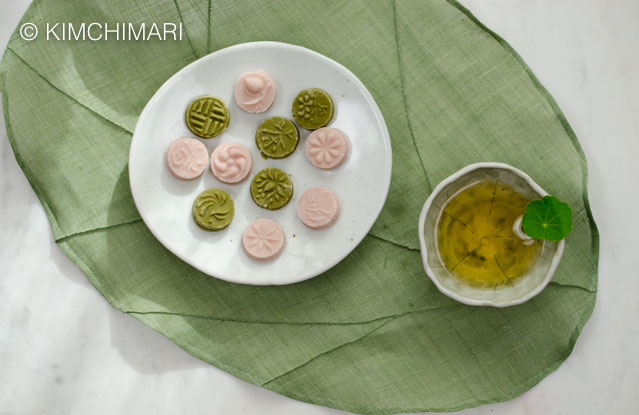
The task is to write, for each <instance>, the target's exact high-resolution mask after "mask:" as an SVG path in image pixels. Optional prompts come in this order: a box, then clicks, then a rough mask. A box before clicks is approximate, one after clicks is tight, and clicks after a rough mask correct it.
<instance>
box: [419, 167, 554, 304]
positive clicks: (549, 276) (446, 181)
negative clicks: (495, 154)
mask: <svg viewBox="0 0 639 415" xmlns="http://www.w3.org/2000/svg"><path fill="white" fill-rule="evenodd" d="M486 168H488V169H500V170H507V171H509V172H511V173H513V174H515V175H516V176H519V177H520V178H521V179H523V180H525V181H526V183H528V185H530V187H531V188H532V189H533V190H534V191H535V192H536V193H537V194H539V195H540V197H544V196H547V195H548V192H546V191H545V190H544V189H543V188H542V187H541V186H539V185H538V184H537V183H536V182H535V181H534V180H533V179H532V178H531V177H530V176H529V175H528V174H526V173H524V172H523V171H521V170H519V169H518V168H516V167H513V166H511V165H509V164H506V163H498V162H480V163H473V164H469V165H467V166H466V167H464V168H462V169H460V170H458V171H456V172H455V173H453V174H451V175H450V176H448V177H447V178H445V179H444V180H442V181H441V182H439V184H438V185H437V186H436V187H435V188H434V189H433V191H432V192H431V194H430V195H429V196H428V199H426V202H425V203H424V207H423V208H422V211H421V214H420V215H419V223H418V228H417V232H418V236H419V247H420V251H421V255H422V264H423V265H424V270H425V271H426V275H428V277H429V278H430V279H431V281H433V283H434V284H435V286H436V287H437V289H438V290H439V291H441V292H442V293H443V294H445V295H447V296H448V297H450V298H452V299H453V300H456V301H459V302H460V303H463V304H467V305H472V306H492V307H499V308H501V307H509V306H513V305H517V304H522V303H524V302H526V301H528V300H530V299H531V298H533V297H534V296H536V295H537V294H539V293H540V292H541V291H542V290H543V289H544V288H546V286H547V285H548V283H549V282H550V280H551V279H552V277H553V276H554V275H555V271H556V270H557V267H558V266H559V261H560V260H561V257H562V255H563V252H564V245H565V244H566V241H565V239H562V240H561V241H559V242H558V244H557V251H556V252H555V255H554V256H553V258H552V261H551V264H550V268H549V269H548V272H547V273H546V276H545V277H544V279H543V280H542V281H541V282H540V283H539V285H537V287H535V288H534V289H533V290H532V291H529V292H528V293H526V294H525V295H522V296H520V297H517V298H514V299H512V300H510V301H503V302H497V301H493V300H475V299H472V298H468V297H465V296H463V295H461V294H459V293H457V292H455V291H452V290H450V289H448V288H446V287H444V286H442V285H441V283H440V282H439V280H438V279H437V278H436V277H435V273H434V272H433V270H432V269H431V267H430V266H429V265H428V250H427V248H426V236H425V235H424V225H425V224H426V216H427V215H428V212H429V211H430V209H431V207H432V205H433V201H434V200H435V197H436V196H437V195H439V193H441V191H442V190H443V189H444V188H445V187H446V186H448V185H449V184H451V183H454V182H455V181H457V180H459V179H460V178H461V177H463V176H465V175H467V174H468V173H470V172H472V171H475V170H479V169H486Z"/></svg>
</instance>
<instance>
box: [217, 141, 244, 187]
mask: <svg viewBox="0 0 639 415" xmlns="http://www.w3.org/2000/svg"><path fill="white" fill-rule="evenodd" d="M252 166H253V157H252V156H251V152H250V151H249V150H248V148H246V147H245V146H243V145H242V144H240V143H233V142H228V143H224V144H220V145H219V146H218V147H217V148H216V149H215V150H214V151H213V154H211V171H212V172H213V174H214V175H215V177H217V178H218V179H219V180H220V181H221V182H224V183H228V184H235V183H239V182H241V181H242V180H244V179H246V177H247V176H248V175H249V173H250V172H251V167H252Z"/></svg>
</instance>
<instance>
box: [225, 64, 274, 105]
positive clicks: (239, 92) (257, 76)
mask: <svg viewBox="0 0 639 415" xmlns="http://www.w3.org/2000/svg"><path fill="white" fill-rule="evenodd" d="M235 101H236V102H237V105H239V106H240V108H242V109H243V110H244V111H246V112H250V113H258V112H264V111H266V110H267V109H269V108H270V107H271V105H273V101H275V81H274V80H273V78H271V75H269V74H268V73H266V72H264V71H262V70H260V69H255V70H252V71H248V72H244V73H243V74H242V75H240V77H239V79H238V80H237V82H236V83H235Z"/></svg>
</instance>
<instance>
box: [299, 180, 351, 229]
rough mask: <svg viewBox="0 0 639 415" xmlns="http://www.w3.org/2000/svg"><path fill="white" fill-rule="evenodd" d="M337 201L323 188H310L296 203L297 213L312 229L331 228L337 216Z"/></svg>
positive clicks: (338, 209) (333, 195) (338, 206)
mask: <svg viewBox="0 0 639 415" xmlns="http://www.w3.org/2000/svg"><path fill="white" fill-rule="evenodd" d="M339 211H340V205H339V200H337V197H336V196H335V194H333V192H331V191H330V190H328V189H327V188H325V187H320V186H317V187H311V188H310V189H308V190H307V191H305V192H304V193H303V194H302V196H301V197H300V199H299V201H298V202H297V213H298V215H299V217H300V219H301V220H302V222H303V223H304V225H306V226H308V227H309V228H312V229H322V228H326V227H328V226H331V225H332V224H333V223H335V221H336V220H337V216H338V215H339Z"/></svg>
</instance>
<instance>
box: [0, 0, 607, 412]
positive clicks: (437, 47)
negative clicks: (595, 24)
mask: <svg viewBox="0 0 639 415" xmlns="http://www.w3.org/2000/svg"><path fill="white" fill-rule="evenodd" d="M126 6H128V7H126ZM125 7H126V8H125ZM23 22H34V23H36V24H37V25H39V26H40V28H41V31H42V28H43V27H44V24H45V23H46V22H72V23H74V24H80V23H82V22H109V23H112V24H115V23H116V22H147V23H148V24H151V23H153V22H156V23H162V22H175V23H180V22H182V23H183V24H184V28H185V39H184V40H182V41H158V40H152V41H126V42H122V41H120V42H117V41H111V40H109V41H98V42H91V41H88V40H87V41H46V40H45V39H44V38H43V36H40V37H39V38H38V39H36V40H34V41H32V42H26V41H24V40H22V39H21V38H20V37H19V35H18V34H17V33H16V34H14V36H13V38H12V39H11V41H10V43H9V47H8V49H7V51H6V53H5V55H4V58H3V62H2V67H1V70H0V87H1V89H2V91H3V99H4V111H5V120H6V123H7V130H8V133H9V137H10V140H11V144H12V146H13V149H14V152H15V155H16V158H17V160H18V162H19V163H20V165H21V166H22V169H23V170H24V172H25V174H26V175H27V177H28V178H29V181H30V182H31V185H32V186H33V188H34V190H35V191H36V193H37V194H38V196H39V198H40V200H41V202H42V204H43V206H44V209H45V210H46V212H47V214H48V217H49V219H50V221H51V225H52V227H53V232H54V236H55V239H56V242H57V243H58V244H59V245H60V247H61V248H62V249H63V250H64V252H65V253H66V254H67V255H68V256H69V257H70V258H71V259H72V260H73V261H74V262H75V263H76V264H78V265H79V266H80V267H81V268H82V270H83V271H84V272H85V273H86V275H87V276H88V278H89V279H90V280H91V282H92V283H93V284H94V285H95V286H96V287H97V289H98V290H99V291H100V292H101V293H102V294H103V295H104V296H105V298H106V299H107V300H108V301H109V302H110V303H111V304H113V305H114V306H115V307H116V308H118V309H120V310H122V311H124V312H126V313H129V314H131V315H133V316H135V317H136V318H138V319H140V320H141V321H143V322H144V323H146V324H148V325H149V326H151V327H153V328H154V329H156V330H158V331H159V332H161V333H163V334H164V335H166V336H167V337H169V338H170V339H172V340H173V341H174V342H175V343H177V344H178V345H180V346H181V347H182V348H184V349H185V350H186V351H188V352H189V353H191V354H193V355H195V356H197V357H199V358H201V359H203V360H205V361H207V362H210V363H211V364H213V365H215V366H218V367H220V368H222V369H224V370H226V371H228V372H229V373H232V374H234V375H235V376H238V377H240V378H242V379H245V380H247V381H249V382H252V383H255V384H258V385H262V386H264V387H266V388H269V389H272V390H274V391H276V392H279V393H281V394H284V395H287V396H290V397H293V398H295V399H299V400H303V401H307V402H313V403H317V404H321V405H327V406H331V407H335V408H342V409H346V410H349V411H353V412H362V413H382V412H405V411H422V410H457V409H461V408H465V407H469V406H474V405H480V404H483V403H488V402H495V401H503V400H507V399H511V398H513V397H515V396H517V395H519V394H520V393H522V392H524V391H525V390H527V389H529V388H530V387H532V386H533V385H534V384H536V383H537V382H539V381H540V380H541V379H542V378H543V377H544V376H546V375H547V374H548V373H549V372H551V371H552V370H554V369H556V368H557V367H558V366H559V364H560V363H561V362H562V361H563V360H564V359H566V357H567V356H568V355H569V354H570V352H571V350H572V347H573V345H574V343H575V341H576V339H577V336H578V335H579V333H580V331H581V329H582V327H583V325H584V324H585V322H586V320H587V319H588V317H589V316H590V313H591V312H592V309H593V306H594V302H595V292H596V287H597V258H598V250H599V248H598V234H597V230H596V226H595V223H594V221H593V218H592V215H591V213H590V210H589V207H588V200H587V195H586V173H587V172H586V162H585V158H584V155H583V153H582V150H581V148H580V147H579V144H578V142H577V139H576V137H575V135H574V133H573V131H572V130H571V128H570V126H569V125H568V123H567V121H566V119H565V118H564V117H563V115H562V114H561V112H560V111H559V109H558V107H557V105H556V103H555V101H554V100H553V99H552V97H550V95H549V94H548V93H547V92H546V91H545V89H544V88H543V87H542V86H541V85H540V84H539V82H538V81H537V79H536V78H535V77H534V75H533V74H532V73H531V72H530V70H529V69H528V68H527V67H526V65H525V64H524V63H523V62H522V61H521V59H520V58H519V56H518V55H517V54H516V53H515V52H514V51H513V50H512V49H511V48H510V47H509V46H508V45H507V44H506V43H505V42H504V41H503V40H502V39H501V38H499V37H498V36H497V35H495V34H494V33H492V32H490V31H489V30H488V29H486V28H485V27H484V26H482V25H481V23H479V22H478V21H476V20H475V18H474V17H473V16H472V15H470V13H469V12H467V11H466V10H465V9H463V8H462V7H461V6H459V5H458V4H457V3H455V2H454V1H452V0H451V1H446V0H429V1H423V0H396V1H386V2H382V1H380V2H376V3H375V7H371V3H370V2H369V1H365V0H349V1H322V2H309V1H304V0H294V1H287V2H285V3H284V4H280V3H278V2H272V1H257V0H245V1H241V2H238V1H236V0H215V1H206V0H137V1H136V2H134V3H127V2H121V1H117V0H42V1H36V2H34V3H33V4H32V5H31V7H30V8H29V10H28V11H27V13H26V15H25V16H24V18H23ZM255 40H276V41H282V42H288V43H294V44H299V45H303V46H306V47H308V48H311V49H314V50H316V51H318V52H321V53H323V54H325V55H327V56H329V57H331V58H333V59H335V60H337V61H338V62H340V63H342V64H344V65H345V66H346V67H348V68H349V69H351V70H352V71H353V72H354V73H355V74H356V75H357V76H358V77H359V78H360V79H361V80H362V81H363V82H364V84H366V86H367V87H368V89H369V90H370V91H371V93H372V94H373V96H374V97H375V99H376V100H377V102H378V104H379V106H380V107H381V109H382V112H383V114H384V117H385V119H386V122H387V123H388V127H389V130H390V133H391V140H392V146H393V156H394V163H393V178H392V184H391V189H390V194H389V197H388V200H387V203H386V206H385V208H384V210H383V212H382V214H381V216H380V217H379V220H378V221H377V223H376V224H375V226H374V228H373V229H372V231H371V233H370V235H369V236H367V237H366V238H365V239H364V241H363V242H362V243H361V245H360V246H359V247H358V248H357V249H356V250H355V251H354V252H353V253H352V254H351V255H350V256H349V257H347V258H346V259H345V260H344V261H342V262H341V263H340V264H339V265H337V266H336V267H335V268H333V269H332V270H330V271H329V272H327V273H326V274H324V275H322V276H320V277H317V278H314V279H312V280H309V281H306V282H303V283H299V284H294V285H290V286H283V287H253V286H244V285H236V284H231V283H227V282H223V281H219V280H217V279H215V278H211V277H209V276H206V275H203V274H201V273H199V272H197V271H196V270H195V269H193V268H191V267H190V266H188V265H186V264H185V263H183V262H181V261H180V260H179V259H177V258H176V257H174V256H173V255H172V254H170V253H169V252H168V251H167V250H165V249H164V248H163V247H162V245H160V243H159V242H157V241H156V240H155V239H154V238H153V236H152V235H151V233H150V232H149V231H148V229H147V228H146V227H145V226H144V224H143V223H142V221H141V220H140V217H139V215H138V212H137V211H136V209H135V206H134V204H133V201H132V199H131V194H130V190H129V180H128V176H127V158H128V151H129V143H130V139H131V131H132V129H133V127H134V125H135V121H136V119H137V116H138V114H139V113H140V111H141V110H142V108H143V107H144V105H145V104H146V102H147V100H148V99H149V98H150V97H151V96H152V95H153V93H154V92H155V91H156V90H157V88H159V87H160V85H162V83H163V82H164V81H165V80H166V79H168V78H169V77H170V76H171V75H173V74H174V73H175V72H176V71H178V70H179V69H180V68H182V67H183V66H184V65H186V64H188V63H189V62H192V61H194V60H195V59H197V58H199V57H201V56H203V55H205V54H207V53H209V52H212V51H215V50H218V49H220V48H223V47H226V46H230V45H234V44H237V43H241V42H248V41H255ZM479 161H498V162H506V163H509V164H512V165H514V166H515V167H518V168H520V169H522V170H523V171H526V172H527V173H529V174H530V175H531V176H532V177H533V178H534V180H535V181H537V182H538V183H539V184H540V185H541V186H542V187H544V188H545V189H546V190H547V191H548V192H549V193H551V194H554V195H556V196H558V197H559V198H560V199H561V200H564V201H566V202H568V203H569V204H570V205H571V206H572V207H573V209H574V229H573V231H572V233H571V234H570V235H569V236H568V238H567V240H566V250H565V253H564V257H563V260H562V262H561V265H560V266H559V269H558V271H557V273H556V275H555V277H554V279H553V281H552V282H551V284H550V285H549V286H548V287H547V288H546V289H545V290H544V291H543V293H541V294H540V295H539V296H537V297H535V298H534V299H533V300H531V301H529V302H527V303H525V304H523V305H520V306H516V307H510V308H507V309H495V308H490V307H469V306H465V305H462V304H459V303H456V302H454V301H452V300H450V299H449V298H448V297H445V296H444V295H442V294H440V293H439V292H438V291H437V289H436V288H435V287H434V285H433V284H432V283H431V281H430V280H429V279H428V277H427V276H426V275H425V273H424V270H423V268H422V264H421V258H420V253H419V249H418V247H419V243H418V239H417V231H416V227H417V218H418V215H419V211H420V210H421V207H422V205H423V203H424V201H425V199H426V198H427V196H428V194H429V192H430V191H431V189H432V187H433V186H434V185H435V184H437V183H438V182H439V181H441V180H442V179H444V178H445V177H446V176H448V175H449V174H451V173H453V172H454V171H456V170H458V169H459V168H461V167H463V166H465V165H467V164H469V163H474V162H479Z"/></svg>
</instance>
